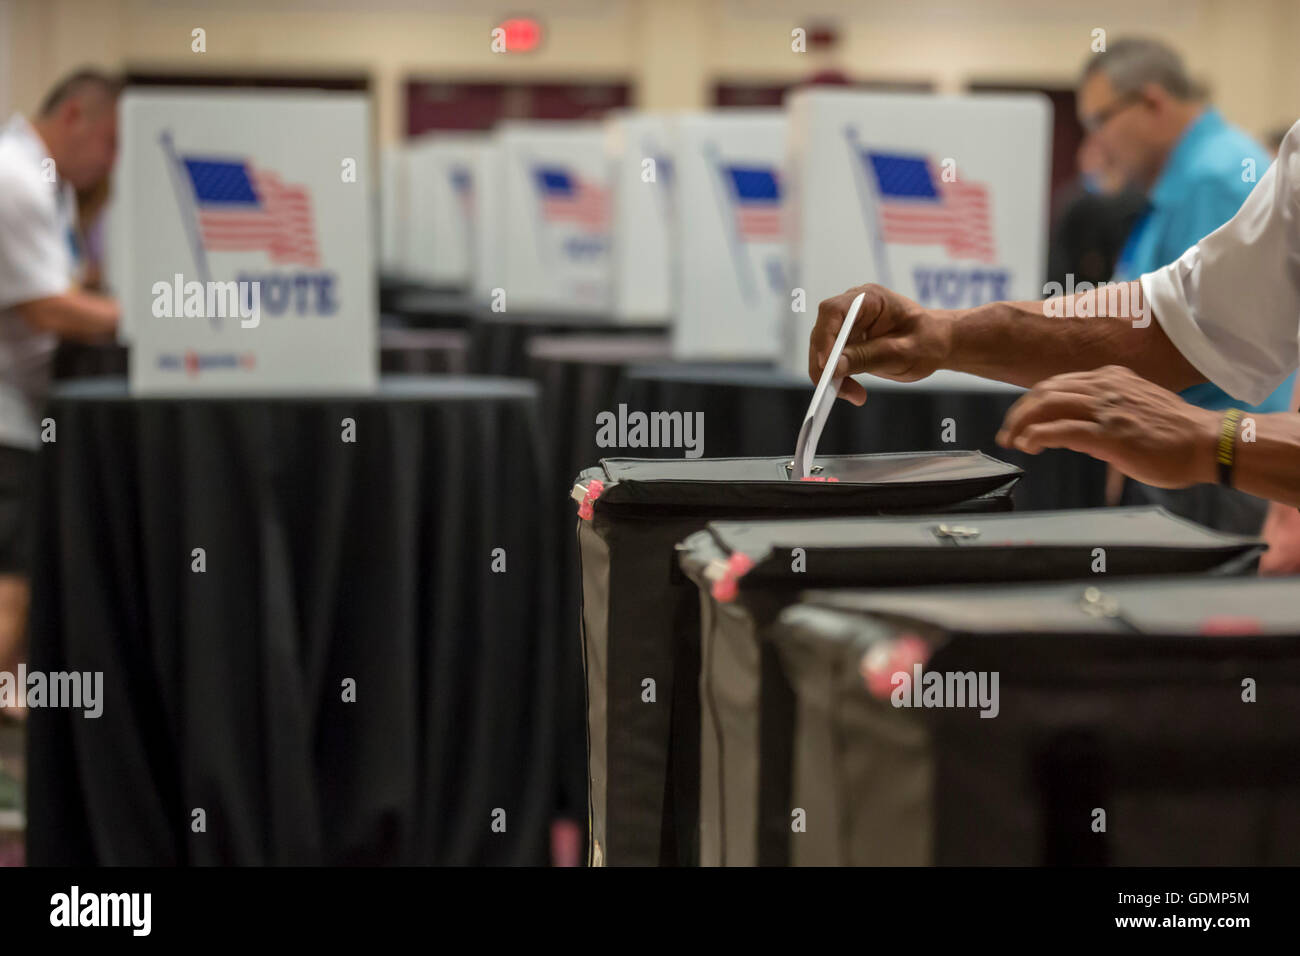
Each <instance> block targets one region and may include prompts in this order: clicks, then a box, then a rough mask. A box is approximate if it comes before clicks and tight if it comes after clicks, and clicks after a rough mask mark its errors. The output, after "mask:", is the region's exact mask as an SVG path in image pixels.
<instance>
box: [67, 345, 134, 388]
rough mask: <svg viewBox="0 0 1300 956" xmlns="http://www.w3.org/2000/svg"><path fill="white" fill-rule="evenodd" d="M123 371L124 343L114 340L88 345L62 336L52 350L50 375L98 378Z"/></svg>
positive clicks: (125, 359)
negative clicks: (63, 338)
mask: <svg viewBox="0 0 1300 956" xmlns="http://www.w3.org/2000/svg"><path fill="white" fill-rule="evenodd" d="M126 373H127V350H126V346H124V345H118V344H117V343H116V342H104V343H101V344H96V345H91V344H89V343H85V342H72V341H69V340H62V341H60V342H59V345H58V348H56V349H55V350H54V362H53V365H52V366H51V371H50V376H51V378H54V379H65V378H98V377H102V376H105V375H125V374H126Z"/></svg>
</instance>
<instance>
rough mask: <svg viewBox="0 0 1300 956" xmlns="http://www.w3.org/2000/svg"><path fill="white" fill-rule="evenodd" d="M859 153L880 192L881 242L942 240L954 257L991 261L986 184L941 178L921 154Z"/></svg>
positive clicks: (933, 242) (934, 242)
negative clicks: (949, 181)
mask: <svg viewBox="0 0 1300 956" xmlns="http://www.w3.org/2000/svg"><path fill="white" fill-rule="evenodd" d="M862 158H863V160H864V161H865V162H866V164H867V170H868V172H869V173H870V174H871V175H872V176H874V179H875V183H876V188H877V195H878V196H879V197H880V208H879V214H880V235H881V238H882V239H883V240H884V241H885V242H897V243H904V244H911V245H935V246H943V247H944V248H945V249H946V250H947V252H948V254H949V255H950V256H952V257H954V258H957V259H978V260H980V261H983V262H992V261H993V259H994V258H995V253H996V249H995V246H994V241H993V230H992V228H991V226H990V224H989V191H988V187H986V186H983V185H980V184H978V183H960V182H958V183H945V182H943V181H942V180H941V179H940V178H939V177H938V176H936V175H935V174H934V168H933V167H932V166H931V164H930V160H929V158H928V157H925V156H912V155H905V154H902V153H877V152H872V151H865V152H863V153H862Z"/></svg>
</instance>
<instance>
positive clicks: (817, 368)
mask: <svg viewBox="0 0 1300 956" xmlns="http://www.w3.org/2000/svg"><path fill="white" fill-rule="evenodd" d="M852 302H853V297H852V296H851V295H850V293H848V292H846V293H844V294H843V295H837V296H834V297H832V298H829V299H824V300H822V302H821V304H820V305H818V306H817V322H816V323H815V324H814V325H813V330H812V334H811V335H810V336H809V337H808V377H809V378H810V379H812V380H813V381H814V382H816V381H818V380H819V379H820V378H821V375H822V369H823V368H825V366H826V357H827V356H828V355H830V354H831V349H833V348H834V347H835V338H836V336H838V335H839V334H840V328H841V327H842V326H843V325H844V316H845V315H846V314H847V313H848V309H849V306H850V305H851V304H852Z"/></svg>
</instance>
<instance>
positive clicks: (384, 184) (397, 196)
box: [377, 146, 408, 276]
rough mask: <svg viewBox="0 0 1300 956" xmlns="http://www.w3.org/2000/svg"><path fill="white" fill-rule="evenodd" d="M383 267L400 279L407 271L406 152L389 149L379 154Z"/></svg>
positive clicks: (380, 234) (380, 248) (380, 237)
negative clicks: (403, 272) (399, 276)
mask: <svg viewBox="0 0 1300 956" xmlns="http://www.w3.org/2000/svg"><path fill="white" fill-rule="evenodd" d="M378 193H379V194H378V197H377V201H378V223H379V233H378V234H379V268H380V269H381V270H383V272H385V273H387V274H388V275H393V276H397V275H400V274H401V273H402V271H403V270H404V269H405V268H406V235H407V228H406V211H407V205H408V204H407V197H406V149H405V147H403V146H386V147H384V148H383V149H382V150H380V152H379V191H378Z"/></svg>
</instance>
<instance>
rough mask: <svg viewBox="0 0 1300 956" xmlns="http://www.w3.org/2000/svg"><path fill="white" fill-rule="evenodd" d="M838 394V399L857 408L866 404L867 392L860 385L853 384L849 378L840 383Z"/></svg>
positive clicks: (857, 383)
mask: <svg viewBox="0 0 1300 956" xmlns="http://www.w3.org/2000/svg"><path fill="white" fill-rule="evenodd" d="M838 394H839V397H840V398H842V399H844V400H845V401H848V402H852V403H853V404H854V405H857V406H859V407H861V406H863V405H865V404H867V390H866V389H865V388H864V387H863V386H862V384H861V383H859V382H855V381H853V379H851V378H846V379H844V381H843V382H841V383H840V390H839V393H838Z"/></svg>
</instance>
